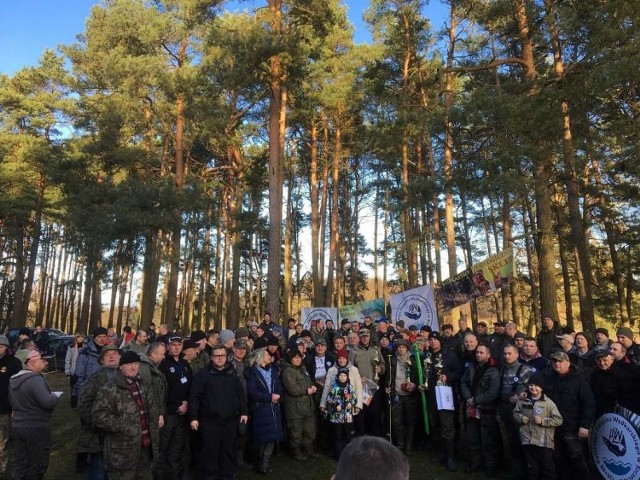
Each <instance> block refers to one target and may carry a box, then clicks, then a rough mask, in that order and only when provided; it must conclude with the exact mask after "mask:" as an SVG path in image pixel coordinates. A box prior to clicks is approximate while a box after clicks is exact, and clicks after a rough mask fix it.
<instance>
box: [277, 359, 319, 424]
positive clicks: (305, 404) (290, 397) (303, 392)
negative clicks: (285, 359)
mask: <svg viewBox="0 0 640 480" xmlns="http://www.w3.org/2000/svg"><path fill="white" fill-rule="evenodd" d="M282 384H283V386H284V412H285V417H286V418H287V419H289V420H294V419H298V418H304V417H312V416H314V415H315V403H314V401H313V395H309V394H308V393H307V389H308V388H309V387H312V386H313V381H312V380H311V377H310V376H309V374H308V373H307V370H306V368H304V367H303V366H302V365H301V366H299V367H294V366H293V365H291V364H290V363H285V364H284V370H283V372H282Z"/></svg>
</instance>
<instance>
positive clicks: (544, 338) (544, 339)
mask: <svg viewBox="0 0 640 480" xmlns="http://www.w3.org/2000/svg"><path fill="white" fill-rule="evenodd" d="M556 335H560V327H558V323H557V322H553V327H552V328H551V330H545V329H544V328H543V329H542V330H541V331H540V333H538V336H537V337H536V345H538V350H540V354H541V355H542V356H543V357H544V358H547V359H548V358H549V355H551V347H553V344H554V343H556V342H557V341H558V339H557V338H556Z"/></svg>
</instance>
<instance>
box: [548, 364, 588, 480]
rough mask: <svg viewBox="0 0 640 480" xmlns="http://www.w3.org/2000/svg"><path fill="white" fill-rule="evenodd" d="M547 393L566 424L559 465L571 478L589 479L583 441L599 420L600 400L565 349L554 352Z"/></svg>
mask: <svg viewBox="0 0 640 480" xmlns="http://www.w3.org/2000/svg"><path fill="white" fill-rule="evenodd" d="M543 378H544V385H543V387H544V393H545V395H547V396H548V397H549V398H550V399H551V400H553V402H554V403H555V404H556V406H557V407H558V410H559V411H560V414H561V415H562V419H563V423H562V425H561V426H560V427H558V428H556V433H555V437H556V438H555V447H556V448H555V455H556V465H557V467H558V469H559V471H558V473H559V475H558V478H562V475H561V472H562V470H564V473H565V474H567V478H568V477H571V478H589V467H588V466H587V458H586V456H585V454H584V451H583V444H584V443H585V442H586V440H587V439H588V438H589V430H590V429H591V426H592V424H593V421H594V420H595V414H596V401H595V398H594V396H593V392H592V391H591V387H590V386H589V384H588V383H587V381H586V380H585V379H584V377H583V376H582V375H580V374H579V373H578V372H577V371H576V369H575V367H573V366H572V365H571V362H570V360H569V356H568V355H567V354H566V353H565V352H554V353H552V354H551V369H547V370H545V372H544V373H543Z"/></svg>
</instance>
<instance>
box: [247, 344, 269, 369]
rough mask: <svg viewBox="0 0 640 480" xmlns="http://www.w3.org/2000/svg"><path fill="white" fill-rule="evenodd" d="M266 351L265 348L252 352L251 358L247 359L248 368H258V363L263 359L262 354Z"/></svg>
mask: <svg viewBox="0 0 640 480" xmlns="http://www.w3.org/2000/svg"><path fill="white" fill-rule="evenodd" d="M266 351H267V349H266V348H258V349H256V350H254V351H253V353H252V354H251V358H250V359H249V366H250V367H255V366H260V363H261V362H262V359H263V358H264V354H265V352H266Z"/></svg>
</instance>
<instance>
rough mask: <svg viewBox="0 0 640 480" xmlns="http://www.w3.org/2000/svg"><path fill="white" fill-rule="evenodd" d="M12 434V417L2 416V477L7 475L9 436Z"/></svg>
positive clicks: (0, 427)
mask: <svg viewBox="0 0 640 480" xmlns="http://www.w3.org/2000/svg"><path fill="white" fill-rule="evenodd" d="M10 434H11V415H8V414H7V415H0V477H2V476H4V475H5V474H6V473H7V463H8V461H9V448H8V444H9V435H10Z"/></svg>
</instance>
